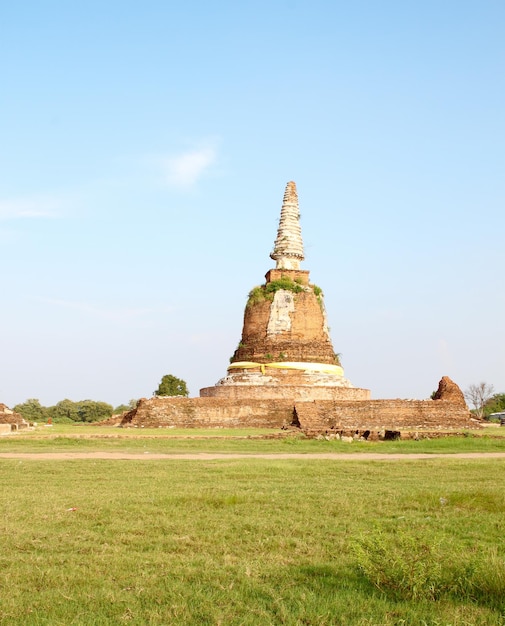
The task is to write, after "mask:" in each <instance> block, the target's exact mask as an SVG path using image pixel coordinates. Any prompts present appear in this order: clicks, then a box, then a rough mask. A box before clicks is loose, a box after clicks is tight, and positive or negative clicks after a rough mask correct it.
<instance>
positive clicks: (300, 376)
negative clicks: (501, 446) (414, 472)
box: [121, 182, 476, 434]
mask: <svg viewBox="0 0 505 626" xmlns="http://www.w3.org/2000/svg"><path fill="white" fill-rule="evenodd" d="M270 257H271V258H272V260H274V261H275V268H272V269H270V270H269V271H268V272H267V273H266V275H265V282H264V283H263V284H262V285H260V286H257V287H255V288H253V289H252V290H251V292H250V293H249V298H248V301H247V304H246V307H245V312H244V322H243V329H242V337H241V339H240V342H239V344H238V347H237V349H236V350H235V352H234V354H233V357H232V359H231V362H230V364H229V366H228V368H227V372H226V375H225V376H224V377H223V378H222V379H221V380H219V381H218V382H217V383H216V384H215V385H214V386H212V387H206V388H204V389H201V390H200V397H198V398H183V397H154V398H150V399H142V400H141V401H140V402H139V404H138V406H137V408H136V409H135V410H133V411H130V412H129V413H128V414H126V415H125V416H124V418H123V420H122V423H121V425H122V426H123V427H132V426H133V427H135V426H136V427H138V426H145V427H174V426H178V427H235V426H236V427H247V426H249V427H263V428H264V427H270V428H281V427H294V428H301V429H303V430H305V431H328V430H331V431H334V432H340V433H344V432H346V433H348V432H352V433H356V434H360V433H361V434H362V433H371V432H385V431H386V430H390V431H391V430H397V431H400V430H402V429H406V430H407V429H408V430H412V429H414V430H416V429H431V430H434V429H435V430H436V429H442V428H444V429H461V428H472V427H475V426H476V423H475V421H474V420H472V419H471V415H470V413H469V411H468V408H467V406H466V404H465V400H464V397H463V394H462V393H461V391H460V389H459V388H458V387H457V385H456V384H455V383H453V382H452V381H451V380H450V379H449V378H447V377H444V378H443V379H442V381H441V382H440V385H439V390H438V392H437V394H436V395H435V398H434V399H433V400H431V399H430V400H372V399H371V398H370V391H369V390H368V389H361V388H359V387H355V386H353V385H352V384H351V382H350V381H349V380H348V379H347V378H346V377H345V376H344V370H343V368H342V365H341V363H340V359H339V356H338V354H336V353H335V351H334V348H333V344H332V341H331V338H330V333H329V329H328V324H327V318H326V310H325V306H324V298H323V292H322V290H321V289H320V288H319V287H317V286H316V285H314V284H312V283H311V282H310V280H309V272H308V271H307V270H303V269H300V264H301V262H302V261H303V260H304V248H303V240H302V234H301V228H300V211H299V204H298V194H297V190H296V185H295V183H294V182H289V183H288V184H287V186H286V191H285V194H284V199H283V203H282V209H281V215H280V220H279V227H278V231H277V237H276V239H275V242H274V248H273V251H272V253H271V254H270Z"/></svg>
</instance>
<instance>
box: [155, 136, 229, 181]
mask: <svg viewBox="0 0 505 626" xmlns="http://www.w3.org/2000/svg"><path fill="white" fill-rule="evenodd" d="M216 159H217V152H216V149H215V148H214V147H212V146H206V147H202V148H200V149H198V150H191V151H189V152H184V153H183V154H180V155H178V156H175V157H170V158H168V159H164V160H163V169H164V178H165V182H166V183H168V184H169V185H173V186H176V187H192V186H193V185H195V184H196V183H197V182H198V180H199V179H200V178H201V177H202V176H203V175H204V174H205V172H206V171H207V170H208V169H209V168H210V167H211V166H212V165H213V164H214V163H215V162H216Z"/></svg>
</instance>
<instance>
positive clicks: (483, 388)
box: [465, 382, 494, 417]
mask: <svg viewBox="0 0 505 626" xmlns="http://www.w3.org/2000/svg"><path fill="white" fill-rule="evenodd" d="M493 392H494V387H493V385H490V384H489V383H484V382H482V383H479V384H478V385H470V386H469V387H468V389H467V390H466V391H465V400H466V401H467V402H468V403H469V404H471V405H472V406H473V408H474V413H475V415H476V416H477V417H483V415H484V407H485V406H486V403H487V402H488V401H489V400H490V399H491V398H492V396H493Z"/></svg>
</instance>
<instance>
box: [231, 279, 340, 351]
mask: <svg viewBox="0 0 505 626" xmlns="http://www.w3.org/2000/svg"><path fill="white" fill-rule="evenodd" d="M294 300H295V310H294V311H293V312H292V313H291V314H290V317H291V328H290V329H289V330H286V331H283V332H279V333H278V334H271V335H268V334H267V328H268V325H269V321H270V316H271V306H272V303H271V302H270V301H269V300H264V301H261V302H256V303H253V304H250V305H249V306H246V309H245V312H244V325H243V329H242V339H241V341H240V345H239V347H238V348H237V350H236V351H235V354H234V355H233V360H234V361H257V362H259V363H268V361H269V360H275V361H279V360H281V361H282V360H287V361H305V362H313V363H334V362H335V354H334V351H333V346H332V344H331V340H330V337H329V335H328V334H327V332H326V331H325V318H324V313H323V310H322V308H321V304H320V302H319V300H318V299H317V296H316V295H315V294H314V292H313V291H307V292H302V293H297V294H295V295H294Z"/></svg>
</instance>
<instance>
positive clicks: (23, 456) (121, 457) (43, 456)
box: [0, 452, 505, 461]
mask: <svg viewBox="0 0 505 626" xmlns="http://www.w3.org/2000/svg"><path fill="white" fill-rule="evenodd" d="M0 459H20V460H27V461H28V460H32V461H33V460H35V461H68V460H73V459H89V460H102V461H150V460H152V461H155V460H158V461H159V460H165V461H219V460H230V459H271V460H288V459H302V460H317V459H322V460H327V461H417V460H427V459H504V460H505V452H456V453H454V454H445V453H444V454H442V453H440V454H439V453H434V454H426V453H420V454H417V453H412V454H410V453H407V454H397V453H395V454H387V453H385V454H379V453H374V452H348V453H336V452H327V453H325V452H323V453H314V454H311V453H307V454H303V453H285V454H284V453H281V454H279V453H273V454H255V453H252V454H241V453H238V454H237V453H235V452H231V453H229V454H227V453H215V452H199V453H196V454H195V453H189V454H159V453H151V452H144V453H142V454H128V453H125V452H39V453H37V452H33V453H31V452H30V453H27V452H2V453H0Z"/></svg>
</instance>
